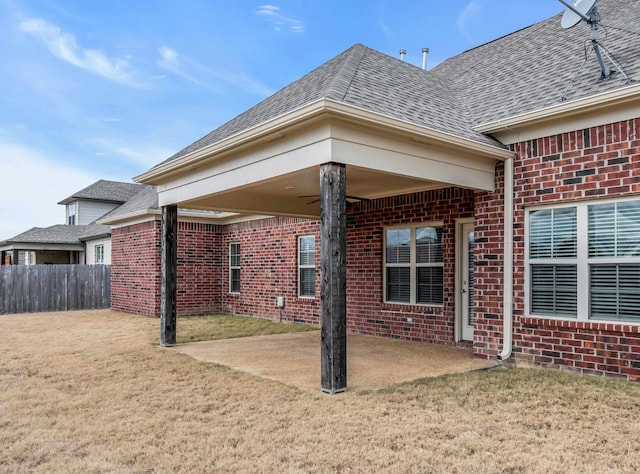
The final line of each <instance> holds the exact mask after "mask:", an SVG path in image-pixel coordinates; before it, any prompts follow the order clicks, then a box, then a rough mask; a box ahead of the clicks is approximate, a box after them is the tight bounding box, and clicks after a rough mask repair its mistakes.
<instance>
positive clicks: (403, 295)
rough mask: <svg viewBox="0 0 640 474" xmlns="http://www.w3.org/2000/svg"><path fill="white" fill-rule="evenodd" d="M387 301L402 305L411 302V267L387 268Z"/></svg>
mask: <svg viewBox="0 0 640 474" xmlns="http://www.w3.org/2000/svg"><path fill="white" fill-rule="evenodd" d="M387 300H388V301H397V302H400V303H410V302H411V269H410V268H409V267H387Z"/></svg>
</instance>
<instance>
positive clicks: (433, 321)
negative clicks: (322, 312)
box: [347, 188, 474, 345]
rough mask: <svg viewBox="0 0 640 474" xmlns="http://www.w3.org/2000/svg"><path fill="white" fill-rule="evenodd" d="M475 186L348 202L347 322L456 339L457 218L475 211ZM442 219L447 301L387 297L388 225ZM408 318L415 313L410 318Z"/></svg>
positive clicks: (366, 330) (370, 330) (365, 329)
mask: <svg viewBox="0 0 640 474" xmlns="http://www.w3.org/2000/svg"><path fill="white" fill-rule="evenodd" d="M473 196H474V193H473V191H469V190H463V189H454V188H447V189H439V190H435V191H427V192H422V193H415V194H409V195H404V196H395V197H391V198H385V199H378V200H375V201H371V202H360V203H357V204H354V205H352V206H351V207H350V208H349V211H348V213H349V219H348V226H347V264H348V266H347V313H348V316H347V325H348V328H349V330H350V331H355V332H359V333H363V334H371V335H375V336H385V337H392V338H401V339H408V340H413V341H424V342H432V343H438V344H446V345H453V344H455V330H454V328H455V308H454V299H455V230H456V229H455V224H456V222H455V220H456V219H459V218H465V217H472V216H473V199H474V198H473ZM430 221H442V222H443V231H444V232H443V239H444V305H443V307H429V306H418V305H415V306H412V305H400V304H389V303H384V288H383V244H384V236H383V229H384V227H387V226H398V225H405V224H418V223H421V222H430ZM407 318H412V319H413V321H412V322H408V321H407Z"/></svg>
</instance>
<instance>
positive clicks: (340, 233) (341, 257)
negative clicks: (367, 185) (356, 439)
mask: <svg viewBox="0 0 640 474" xmlns="http://www.w3.org/2000/svg"><path fill="white" fill-rule="evenodd" d="M346 189H347V181H346V168H345V165H343V164H339V163H326V164H324V165H322V166H321V167H320V279H321V283H320V306H321V308H320V312H321V321H320V324H321V349H320V358H321V374H322V375H321V381H322V385H321V390H322V391H323V392H326V393H331V394H334V393H338V392H344V391H346V390H347V267H346V263H347V262H346V260H347V239H346V228H347V226H346V219H347V216H346V207H347V206H346Z"/></svg>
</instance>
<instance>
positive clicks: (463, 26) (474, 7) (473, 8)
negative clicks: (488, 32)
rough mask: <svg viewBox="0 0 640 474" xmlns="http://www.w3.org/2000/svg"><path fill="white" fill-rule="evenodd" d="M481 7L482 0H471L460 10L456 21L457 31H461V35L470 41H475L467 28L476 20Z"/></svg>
mask: <svg viewBox="0 0 640 474" xmlns="http://www.w3.org/2000/svg"><path fill="white" fill-rule="evenodd" d="M482 7H484V1H483V0H472V1H471V2H469V3H468V4H467V6H466V7H464V10H462V12H460V15H458V19H457V21H456V28H457V29H458V31H460V33H462V35H463V36H464V37H465V38H467V39H468V40H469V41H471V42H475V40H474V38H473V36H472V35H471V32H470V31H469V29H470V27H471V26H472V25H473V24H474V22H475V21H476V20H477V18H478V16H479V13H480V11H481V10H482Z"/></svg>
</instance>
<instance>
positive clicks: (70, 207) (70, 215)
mask: <svg viewBox="0 0 640 474" xmlns="http://www.w3.org/2000/svg"><path fill="white" fill-rule="evenodd" d="M77 215H78V201H74V202H72V203H69V204H67V224H68V225H76V222H77V217H76V216H77Z"/></svg>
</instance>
